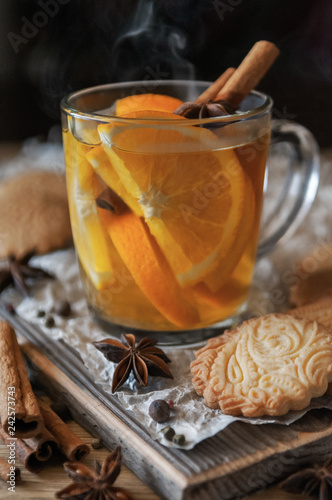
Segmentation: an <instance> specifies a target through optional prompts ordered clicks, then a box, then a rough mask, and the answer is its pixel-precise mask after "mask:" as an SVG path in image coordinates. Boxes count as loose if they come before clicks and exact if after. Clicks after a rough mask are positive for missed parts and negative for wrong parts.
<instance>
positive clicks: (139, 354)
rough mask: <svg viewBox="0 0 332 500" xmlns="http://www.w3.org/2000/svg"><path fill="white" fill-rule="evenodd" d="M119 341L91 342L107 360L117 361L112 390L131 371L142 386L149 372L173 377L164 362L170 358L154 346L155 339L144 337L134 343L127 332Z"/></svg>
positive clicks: (125, 378)
mask: <svg viewBox="0 0 332 500" xmlns="http://www.w3.org/2000/svg"><path fill="white" fill-rule="evenodd" d="M121 341H122V342H119V341H118V340H114V339H105V340H102V341H100V342H94V343H93V345H94V346H95V347H96V348H97V349H99V351H101V352H102V353H103V354H104V356H105V357H106V358H107V359H108V360H109V361H113V362H114V363H119V364H118V366H117V367H116V369H115V372H114V375H113V382H112V392H115V391H117V389H118V388H119V387H120V386H121V385H122V384H123V383H124V382H125V381H126V380H127V379H128V377H129V374H130V372H131V371H133V373H134V377H135V379H136V380H137V382H138V383H139V384H140V385H142V386H143V387H145V386H146V385H147V383H148V375H149V374H150V375H152V376H159V377H167V378H173V376H172V374H171V372H170V371H169V369H168V366H167V364H166V363H170V359H168V357H167V356H166V354H165V353H164V352H163V351H162V350H161V349H159V348H158V347H155V344H156V343H157V342H156V341H155V340H152V339H149V338H148V337H144V339H142V340H140V341H139V342H138V344H136V342H135V336H134V335H132V334H131V333H127V334H123V335H121Z"/></svg>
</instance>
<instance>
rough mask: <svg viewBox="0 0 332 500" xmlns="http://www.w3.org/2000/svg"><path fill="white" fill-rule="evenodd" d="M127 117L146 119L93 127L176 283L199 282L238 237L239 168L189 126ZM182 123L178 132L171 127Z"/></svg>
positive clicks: (164, 116) (214, 141) (166, 118)
mask: <svg viewBox="0 0 332 500" xmlns="http://www.w3.org/2000/svg"><path fill="white" fill-rule="evenodd" d="M127 117H129V118H130V117H132V118H142V119H143V120H140V122H139V124H135V123H134V124H130V123H129V124H128V125H127V126H126V128H123V127H120V126H119V127H118V126H113V125H111V124H107V125H100V126H99V127H98V131H99V134H100V137H101V141H102V144H103V147H104V150H105V151H106V153H107V156H108V158H109V159H110V161H111V163H112V166H113V168H114V170H115V171H116V172H117V174H118V176H119V178H120V181H121V182H122V184H123V186H124V187H125V189H126V191H127V193H128V194H129V195H130V196H131V198H132V200H135V201H136V203H138V204H139V205H140V207H141V209H142V211H143V214H144V217H145V221H146V223H147V224H148V226H149V229H150V231H151V233H152V234H153V236H154V237H155V238H156V241H157V242H158V244H159V246H160V248H161V249H162V251H163V253H164V255H165V256H166V257H167V259H168V261H169V263H170V266H171V268H172V270H173V272H174V273H175V275H176V277H177V279H178V281H179V283H180V284H181V285H189V284H194V283H197V282H198V281H201V280H202V279H203V278H204V276H206V275H208V274H209V273H210V272H213V269H214V268H215V267H216V266H217V264H218V263H219V261H220V259H221V258H223V257H224V255H225V254H227V253H228V252H229V251H230V250H231V248H232V245H233V243H234V241H235V239H236V236H237V234H238V227H239V224H240V222H241V219H242V215H243V211H244V203H245V177H244V173H243V170H242V168H241V165H240V163H239V161H238V159H237V157H236V155H235V153H234V152H233V150H232V149H225V150H221V151H218V149H219V140H218V138H217V137H216V136H215V135H214V134H213V133H212V132H210V131H209V130H206V129H205V128H200V127H194V126H188V120H186V119H183V118H181V117H179V116H178V115H173V114H170V113H162V112H156V111H144V112H136V113H132V114H130V115H127ZM144 118H148V119H147V120H146V124H144ZM154 118H161V120H159V121H158V123H153V119H154ZM170 119H172V125H170ZM180 119H182V120H183V121H184V124H183V126H182V124H180V123H174V121H175V120H180ZM142 122H143V123H142ZM135 201H132V203H131V204H130V206H133V204H134V203H135ZM135 212H136V211H135ZM136 213H137V212H136Z"/></svg>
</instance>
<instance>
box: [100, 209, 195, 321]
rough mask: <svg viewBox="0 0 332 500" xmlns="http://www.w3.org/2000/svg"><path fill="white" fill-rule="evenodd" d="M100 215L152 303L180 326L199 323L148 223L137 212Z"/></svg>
mask: <svg viewBox="0 0 332 500" xmlns="http://www.w3.org/2000/svg"><path fill="white" fill-rule="evenodd" d="M99 213H100V217H101V219H102V222H103V224H104V225H105V227H106V228H107V231H108V233H109V235H110V237H111V239H112V241H113V243H114V246H115V248H116V249H117V251H118V253H119V255H120V257H121V258H122V260H123V262H124V264H125V265H126V266H127V268H128V270H129V271H130V273H131V275H132V276H133V278H134V280H135V282H136V284H137V285H138V286H139V288H140V289H141V290H142V292H143V293H144V294H145V296H146V297H147V298H148V299H149V301H150V302H151V304H152V305H154V307H155V308H156V309H157V310H158V311H159V312H160V313H161V314H163V315H164V316H165V318H167V319H168V320H169V321H170V322H171V323H173V324H174V325H176V326H178V327H181V328H189V327H191V326H194V325H195V324H197V323H198V322H199V316H198V313H197V311H196V309H195V308H194V307H193V306H192V305H191V304H190V303H189V302H188V301H187V300H186V299H185V297H184V296H183V293H182V290H181V288H180V286H179V285H178V283H177V281H176V279H175V277H174V275H173V273H172V271H171V269H170V267H169V264H168V262H167V260H166V259H165V257H164V255H163V254H162V252H161V251H160V249H159V247H158V245H157V244H156V242H155V240H154V238H153V236H151V234H150V232H149V228H148V227H147V225H146V224H145V223H144V221H143V220H142V219H141V218H139V217H137V215H135V214H133V213H125V214H123V215H114V214H111V213H109V212H107V211H105V210H99Z"/></svg>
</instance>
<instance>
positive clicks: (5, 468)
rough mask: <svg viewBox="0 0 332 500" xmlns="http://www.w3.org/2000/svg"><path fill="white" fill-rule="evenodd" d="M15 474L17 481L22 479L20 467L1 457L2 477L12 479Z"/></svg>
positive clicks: (0, 476) (0, 471)
mask: <svg viewBox="0 0 332 500" xmlns="http://www.w3.org/2000/svg"><path fill="white" fill-rule="evenodd" d="M13 467H14V469H13ZM13 475H14V476H15V483H18V482H19V481H21V471H20V469H18V468H17V467H16V466H14V465H11V464H9V463H8V461H6V460H2V458H0V478H1V479H3V480H4V481H10V480H11V477H12V476H13Z"/></svg>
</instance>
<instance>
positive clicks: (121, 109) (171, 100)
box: [115, 94, 182, 116]
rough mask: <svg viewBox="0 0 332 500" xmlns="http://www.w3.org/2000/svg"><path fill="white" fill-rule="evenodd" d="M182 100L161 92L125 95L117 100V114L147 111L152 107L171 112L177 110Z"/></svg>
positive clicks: (155, 109) (156, 109) (152, 108)
mask: <svg viewBox="0 0 332 500" xmlns="http://www.w3.org/2000/svg"><path fill="white" fill-rule="evenodd" d="M181 104H182V101H180V99H176V98H175V97H170V96H168V95H161V94H137V95H130V96H128V97H123V99H118V100H117V102H116V108H115V114H116V116H122V115H126V114H128V113H132V112H134V111H146V110H147V109H151V110H154V111H168V112H169V113H171V112H172V111H174V110H176V108H178V107H179V106H180V105H181Z"/></svg>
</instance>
